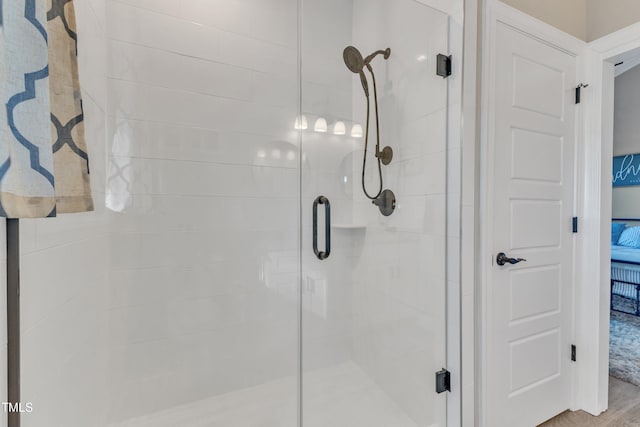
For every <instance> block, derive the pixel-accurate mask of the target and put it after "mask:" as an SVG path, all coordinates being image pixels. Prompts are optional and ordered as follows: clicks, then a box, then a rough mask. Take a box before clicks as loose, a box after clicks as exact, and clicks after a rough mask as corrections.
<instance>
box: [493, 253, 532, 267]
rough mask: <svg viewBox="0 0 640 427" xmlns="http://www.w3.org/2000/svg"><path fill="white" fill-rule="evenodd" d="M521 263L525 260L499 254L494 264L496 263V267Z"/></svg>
mask: <svg viewBox="0 0 640 427" xmlns="http://www.w3.org/2000/svg"><path fill="white" fill-rule="evenodd" d="M521 261H526V259H524V258H509V257H508V256H507V255H505V253H504V252H500V253H499V254H498V256H497V257H496V262H497V263H498V265H505V264H517V263H519V262H521Z"/></svg>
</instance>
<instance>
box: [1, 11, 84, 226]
mask: <svg viewBox="0 0 640 427" xmlns="http://www.w3.org/2000/svg"><path fill="white" fill-rule="evenodd" d="M77 41H78V40H77V35H76V24H75V13H74V7H73V0H0V99H1V100H2V103H3V104H4V105H5V107H6V108H5V109H4V111H1V110H0V216H4V217H8V218H40V217H51V216H55V215H56V214H57V213H69V212H85V211H91V210H93V200H92V198H91V187H90V180H89V157H88V155H87V148H86V142H85V138H84V115H83V111H82V99H81V94H80V84H79V80H78V63H77Z"/></svg>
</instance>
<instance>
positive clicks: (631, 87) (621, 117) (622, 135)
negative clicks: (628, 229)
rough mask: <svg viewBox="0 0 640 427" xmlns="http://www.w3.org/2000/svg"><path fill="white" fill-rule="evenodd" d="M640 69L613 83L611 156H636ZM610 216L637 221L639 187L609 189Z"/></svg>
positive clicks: (639, 132) (639, 131)
mask: <svg viewBox="0 0 640 427" xmlns="http://www.w3.org/2000/svg"><path fill="white" fill-rule="evenodd" d="M639 116H640V67H637V66H636V67H634V68H632V69H630V70H629V71H627V72H625V73H624V74H622V75H620V76H618V77H616V80H615V110H614V125H613V155H614V156H621V155H625V154H637V153H640V120H638V117H639ZM612 197H613V217H614V218H640V187H638V186H633V187H616V188H614V189H613V194H612Z"/></svg>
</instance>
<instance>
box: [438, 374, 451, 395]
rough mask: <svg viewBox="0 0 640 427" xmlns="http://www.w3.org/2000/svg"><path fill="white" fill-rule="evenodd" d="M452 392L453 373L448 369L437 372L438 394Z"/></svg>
mask: <svg viewBox="0 0 640 427" xmlns="http://www.w3.org/2000/svg"><path fill="white" fill-rule="evenodd" d="M445 391H451V373H450V372H449V371H447V370H446V369H443V370H441V371H438V372H436V393H438V394H440V393H444V392H445Z"/></svg>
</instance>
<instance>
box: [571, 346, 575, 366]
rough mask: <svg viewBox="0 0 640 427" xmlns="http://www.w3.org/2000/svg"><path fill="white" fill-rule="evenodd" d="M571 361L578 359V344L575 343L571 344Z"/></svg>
mask: <svg viewBox="0 0 640 427" xmlns="http://www.w3.org/2000/svg"><path fill="white" fill-rule="evenodd" d="M571 361H572V362H575V361H576V345H575V344H571Z"/></svg>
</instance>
